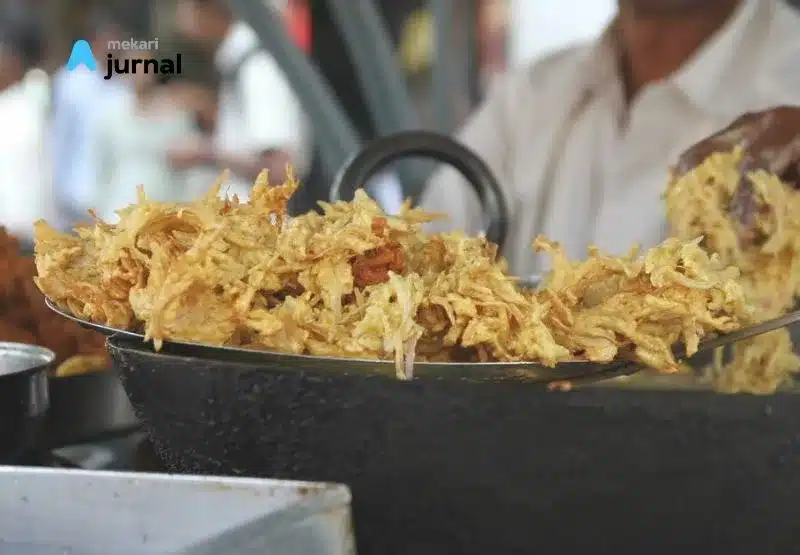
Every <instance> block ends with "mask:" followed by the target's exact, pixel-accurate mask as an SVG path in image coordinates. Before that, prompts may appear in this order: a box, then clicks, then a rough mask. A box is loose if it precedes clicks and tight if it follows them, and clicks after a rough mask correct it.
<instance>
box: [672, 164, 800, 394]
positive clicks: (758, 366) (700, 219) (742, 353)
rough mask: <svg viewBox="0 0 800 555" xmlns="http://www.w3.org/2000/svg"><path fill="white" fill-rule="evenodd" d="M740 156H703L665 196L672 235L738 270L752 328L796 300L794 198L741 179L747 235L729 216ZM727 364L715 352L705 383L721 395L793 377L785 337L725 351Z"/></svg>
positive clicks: (797, 219)
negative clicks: (750, 206) (749, 198)
mask: <svg viewBox="0 0 800 555" xmlns="http://www.w3.org/2000/svg"><path fill="white" fill-rule="evenodd" d="M741 157H742V152H741V150H740V149H735V150H733V151H731V152H720V153H715V154H712V155H711V156H709V157H708V158H707V159H706V160H705V162H703V163H702V164H700V165H699V166H697V167H696V168H695V169H694V170H693V171H691V172H689V173H687V174H684V175H682V176H681V177H679V178H676V177H674V178H672V179H671V181H670V184H669V187H668V189H667V192H666V194H665V200H666V203H667V214H668V219H669V222H670V225H671V227H672V233H673V234H674V235H675V236H676V237H679V238H683V239H686V238H691V237H696V236H698V235H702V236H703V237H704V241H703V246H704V247H705V248H706V249H707V250H708V251H710V252H714V253H718V254H719V256H720V259H721V260H722V261H723V262H724V263H725V264H729V265H732V266H736V267H738V268H739V269H740V270H741V273H742V276H741V278H740V282H741V284H742V288H743V289H744V292H745V295H746V297H747V300H748V302H749V303H750V304H751V305H753V306H754V307H756V312H755V319H756V321H763V320H767V319H770V318H775V317H778V316H780V315H781V314H783V313H785V312H787V311H789V310H791V309H792V307H793V305H794V303H795V297H796V296H797V295H798V294H800V191H797V190H795V189H793V188H792V187H790V186H788V185H787V184H785V183H782V182H781V180H780V179H779V178H778V177H776V176H774V175H771V174H769V173H767V172H764V171H755V172H752V173H750V174H748V175H747V176H746V177H747V178H748V179H749V180H750V182H751V183H752V185H753V189H754V191H755V196H756V203H757V205H758V210H757V211H756V212H755V214H754V216H755V219H754V223H755V226H754V229H746V230H745V229H742V226H743V225H744V224H742V223H741V222H739V221H737V220H736V218H731V217H730V215H729V206H730V204H731V201H732V200H733V198H734V193H735V192H736V189H737V186H738V184H739V179H740V177H739V175H740V171H739V162H740V160H741ZM743 237H747V238H748V239H747V240H743V239H742V238H743ZM732 351H733V357H732V360H731V361H730V363H728V364H724V363H723V358H722V353H721V352H719V353H717V356H716V362H715V364H714V366H713V368H711V369H709V378H710V379H711V380H712V381H713V382H714V384H715V385H716V387H717V388H718V389H720V390H722V391H729V392H738V391H742V392H751V393H772V392H774V391H775V390H776V389H777V388H778V387H779V386H780V385H782V384H784V383H785V382H786V381H787V380H788V379H789V378H790V377H791V374H792V373H793V372H796V371H798V370H800V357H798V356H797V355H795V354H794V352H793V347H792V342H791V339H790V336H789V332H788V330H786V329H781V330H777V331H774V332H772V333H769V334H765V335H762V336H759V337H755V338H753V339H750V340H747V341H742V342H739V343H737V344H736V345H734V346H733V349H732Z"/></svg>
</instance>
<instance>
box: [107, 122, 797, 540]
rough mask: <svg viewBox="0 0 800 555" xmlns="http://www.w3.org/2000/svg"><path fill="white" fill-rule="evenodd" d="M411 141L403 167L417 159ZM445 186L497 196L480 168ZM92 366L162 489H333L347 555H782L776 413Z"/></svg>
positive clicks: (296, 375)
mask: <svg viewBox="0 0 800 555" xmlns="http://www.w3.org/2000/svg"><path fill="white" fill-rule="evenodd" d="M414 136H415V135H409V134H405V135H403V136H402V137H401V144H402V145H403V148H404V149H405V150H406V151H414V152H415V153H417V154H420V153H422V154H428V155H430V154H431V151H430V150H426V149H421V148H419V147H418V146H419V145H417V146H414V141H415V140H417V139H413V137H414ZM426 137H427V138H426ZM430 137H431V135H429V134H424V135H421V138H422V140H424V141H428V143H426V144H427V145H428V146H431V144H432V143H431V141H430ZM419 138H420V137H418V139H419ZM392 141H393V139H391V138H390V139H383V140H381V141H379V142H378V143H377V144H376V145H373V146H372V148H368V150H367V151H366V153H364V154H362V155H361V156H359V157H356V158H355V160H353V162H352V164H351V167H350V168H351V169H349V170H346V171H345V172H344V173H343V174H342V176H340V179H341V180H343V181H345V182H346V181H347V179H348V175H349V176H352V175H354V174H358V177H359V179H358V182H359V183H361V182H363V180H365V179H366V178H367V177H368V176H369V174H370V173H371V172H372V171H374V170H377V169H379V167H380V166H381V165H382V164H383V162H384V161H385V160H386V159H389V158H393V157H395V153H394V151H393V150H392V148H391V147H392V144H394V143H393V142H392ZM435 141H436V144H439V145H441V144H446V143H447V141H446V140H445V139H443V138H436V139H435ZM409 145H410V146H409ZM448 148H449V151H448V152H449V153H450V154H449V155H452V154H453V153H454V152H456V151H459V152H460V151H461V149H458V148H455V147H452V145H450V146H448ZM421 150H423V151H424V152H420V151H421ZM376 152H377V153H378V154H380V155H379V156H376ZM462 154H463V153H462ZM449 155H448V156H449ZM459 156H460V154H459V155H457V156H456V160H460V159H461V158H459ZM365 160H366V162H368V163H365ZM462 162H463V161H462ZM365 166H366V169H365ZM460 167H461V169H464V168H467V169H468V170H470V168H471V170H474V171H477V172H480V173H481V175H482V177H481V180H476V179H473V182H475V183H484V184H487V183H488V184H490V185H488V187H491V188H492V189H493V190H494V191H495V192H496V191H498V190H499V189H498V188H497V187H496V183H495V182H494V180H493V178H492V177H491V175H490V174H489V173H488V170H486V169H485V166H482V165H481V164H477V165H476V164H467V163H466V162H463V163H461V165H460ZM353 168H355V169H353ZM471 170H470V171H471ZM468 177H474V176H468ZM351 186H352V183H344V186H343V188H346V187H351ZM487 191H488V189H487ZM487 191H484V198H488V196H489V195H490V194H491V193H489V192H487ZM501 198H502V197H501V196H497V197H495V201H496V202H494V206H495V207H503V206H504V203H503V201H502V200H499V201H498V200H497V199H501ZM495 215H496V214H495ZM499 221H502V222H504V221H505V220H504V219H503V214H502V213H501V214H500V219H499ZM503 225H505V224H503ZM491 229H493V230H496V229H497V228H496V226H495V228H491ZM108 348H109V352H110V354H111V357H112V359H113V361H114V364H115V366H116V368H117V369H118V370H119V371H120V373H121V375H122V377H123V380H124V385H125V388H126V390H127V392H128V395H129V397H130V399H131V401H132V404H133V406H134V408H135V409H136V411H137V414H138V416H139V417H140V418H141V419H142V420H143V421H144V423H145V427H146V429H147V431H148V432H149V434H150V436H151V438H152V441H153V443H154V444H155V446H156V448H157V449H158V451H159V453H160V455H161V456H162V457H163V459H164V461H165V463H166V464H167V466H168V467H169V469H171V470H173V471H178V472H196V473H214V474H244V475H258V476H270V477H276V478H292V479H304V480H323V481H335V482H343V483H346V484H348V485H349V486H350V487H351V488H352V492H353V509H354V518H355V529H356V537H357V543H358V550H359V553H360V554H361V555H372V554H375V555H427V554H431V555H434V554H435V555H450V554H454V555H455V554H459V555H471V554H475V555H478V554H481V555H485V554H494V553H497V554H506V553H508V554H512V553H513V554H516V553H572V552H583V553H591V554H600V553H637V552H638V553H648V554H660V553H664V554H667V553H669V554H670V555H674V554H675V553H693V552H697V553H700V552H709V553H726V554H729V555H732V554H742V555H744V554H747V555H751V554H752V553H765V554H766V553H793V552H795V551H796V545H797V543H796V542H797V540H798V538H800V532H798V528H797V523H796V519H797V517H796V515H797V513H798V509H800V404H798V401H797V400H796V398H795V397H794V395H792V394H788V393H787V394H779V395H776V396H771V397H754V396H718V395H715V394H712V393H709V392H703V391H696V392H685V393H677V392H630V391H619V390H606V389H603V390H580V391H576V392H572V393H568V394H558V393H547V392H546V390H545V388H544V386H542V385H540V384H535V383H530V382H526V381H524V380H522V379H520V380H516V381H515V380H506V381H504V382H491V383H486V382H484V383H480V382H474V381H467V380H460V379H440V380H434V379H424V378H423V379H417V380H414V381H410V382H401V381H397V380H394V379H392V378H389V377H385V376H377V375H368V374H365V373H360V372H359V371H352V372H348V373H334V372H330V371H326V370H325V369H324V368H322V369H321V368H319V367H315V366H313V365H310V364H309V365H302V364H297V365H295V366H292V367H286V366H281V365H270V366H265V365H259V364H256V363H254V362H253V361H249V362H248V361H242V360H241V359H237V358H236V357H235V356H234V355H235V353H228V354H224V353H222V352H220V353H219V354H218V356H214V357H212V356H200V355H198V353H199V352H200V351H196V350H192V349H191V348H189V347H187V346H185V345H179V344H167V345H166V347H165V350H164V351H163V352H161V353H154V352H153V351H152V350H151V348H150V346H149V345H147V344H144V343H142V342H141V340H139V339H137V338H135V337H126V336H124V335H115V336H112V337H110V338H109V340H108Z"/></svg>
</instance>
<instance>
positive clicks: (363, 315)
mask: <svg viewBox="0 0 800 555" xmlns="http://www.w3.org/2000/svg"><path fill="white" fill-rule="evenodd" d="M297 187H298V184H297V182H296V181H294V179H290V180H289V181H288V182H287V183H285V184H284V185H282V186H279V187H268V186H267V180H266V174H263V175H261V176H260V177H259V179H258V180H257V182H256V184H255V185H254V187H253V190H252V194H251V197H250V201H249V203H241V202H239V201H238V199H237V198H236V197H233V198H224V197H223V198H220V196H219V185H216V186H215V187H214V188H213V189H212V190H211V191H210V192H209V193H208V194H207V195H206V196H205V197H203V198H201V199H199V200H198V201H196V202H193V203H188V204H174V203H161V202H155V201H152V200H149V199H147V198H146V197H145V195H144V193H143V192H142V190H141V189H140V190H139V192H138V201H137V203H136V204H135V205H132V206H129V207H127V208H124V209H122V210H120V211H119V217H120V218H119V223H117V224H114V225H111V224H108V223H105V222H103V221H101V220H99V219H96V221H95V224H94V225H93V226H91V227H83V228H78V229H77V230H76V234H75V235H65V234H61V233H58V232H57V231H55V230H53V229H52V228H51V227H49V226H48V225H47V224H46V223H44V222H37V224H36V265H37V269H38V273H39V275H38V277H37V278H36V283H37V285H38V286H39V288H40V289H41V290H42V292H43V293H44V294H45V295H47V296H48V297H49V298H51V299H52V300H53V301H55V302H56V303H57V304H58V305H59V306H61V307H63V308H65V309H68V310H70V311H71V312H72V313H74V314H75V315H77V316H79V317H82V318H86V319H89V320H92V321H95V322H99V323H102V324H106V325H109V326H113V327H118V328H124V329H131V330H138V331H143V332H144V334H145V336H146V338H147V339H148V340H152V341H153V342H154V344H155V347H156V348H160V346H161V344H162V342H163V341H165V340H183V341H193V342H201V343H208V344H215V345H235V346H242V347H248V348H255V349H267V350H274V351H281V352H289V353H302V354H311V355H318V356H321V355H324V356H336V357H358V358H377V359H389V360H394V362H395V364H396V367H397V372H398V377H400V378H411V377H412V376H413V365H414V361H415V360H417V361H459V362H477V361H531V362H537V363H540V364H544V365H548V366H554V365H556V364H558V363H559V362H564V361H571V360H589V361H602V362H606V361H610V360H612V359H614V358H615V357H617V356H634V357H638V358H639V359H641V360H642V361H645V362H646V363H647V364H649V365H651V366H653V367H656V368H659V369H662V370H665V371H673V370H675V369H676V368H677V362H676V361H675V359H674V357H673V355H672V352H671V350H670V348H671V346H672V344H673V343H675V342H677V341H684V342H686V344H687V347H688V351H689V352H692V351H693V349H694V348H696V345H697V342H698V340H699V338H701V337H703V336H704V335H706V334H708V333H715V332H719V331H727V330H730V329H733V328H736V327H739V326H740V325H742V324H743V323H745V322H747V321H748V319H749V318H750V313H749V311H748V309H747V307H746V305H745V303H744V296H743V293H742V291H741V289H740V288H739V285H738V283H737V276H738V272H737V270H735V269H732V268H724V267H723V266H722V265H721V264H720V262H719V259H718V258H716V257H709V256H708V255H707V254H706V253H705V252H704V251H703V250H702V249H701V248H700V247H699V246H698V242H699V239H697V240H691V241H689V242H686V243H681V242H679V241H677V240H669V241H667V242H665V243H664V244H662V245H661V246H659V247H657V248H656V249H653V250H651V251H649V252H648V253H646V254H645V255H644V256H643V257H637V256H636V254H635V253H632V254H631V256H629V257H627V258H621V259H620V258H612V257H610V256H606V255H603V254H602V253H599V252H597V251H591V252H590V255H589V259H588V260H586V261H584V262H580V263H578V262H573V261H568V260H566V258H565V257H564V254H563V252H562V251H561V250H560V249H559V247H558V246H557V245H555V244H552V243H549V242H547V241H546V240H544V239H539V240H537V243H536V247H537V248H539V249H542V250H546V251H549V252H550V253H551V254H552V255H553V256H554V257H555V259H556V264H555V271H554V272H553V273H552V275H551V276H550V280H549V282H548V286H547V287H546V288H544V289H542V290H539V291H527V290H523V289H522V288H520V287H519V286H518V284H517V279H516V278H515V277H513V276H510V275H509V274H508V272H507V265H506V263H505V262H504V261H503V260H502V259H501V258H498V256H497V247H496V246H495V245H493V244H490V243H488V242H487V241H486V239H484V238H482V237H467V236H464V235H462V234H459V233H445V234H427V233H424V232H422V231H421V227H422V224H423V223H425V222H428V221H430V220H432V219H434V218H435V216H432V215H428V214H425V213H424V212H422V211H420V210H419V209H415V208H411V206H410V203H409V202H406V204H405V205H404V207H403V209H402V210H401V212H400V214H399V215H398V216H389V215H386V214H385V213H383V212H382V210H381V209H380V208H379V206H378V205H377V204H376V203H375V202H374V201H372V200H371V199H369V198H368V197H367V195H366V194H365V193H364V192H363V191H358V192H357V194H356V196H355V199H354V200H353V201H352V202H338V203H335V204H327V203H321V208H322V213H321V214H320V213H316V212H311V213H307V214H303V215H301V216H297V217H294V218H289V217H287V215H286V214H287V213H286V205H287V202H288V200H289V199H290V198H291V196H292V194H293V193H294V192H295V190H296V189H297Z"/></svg>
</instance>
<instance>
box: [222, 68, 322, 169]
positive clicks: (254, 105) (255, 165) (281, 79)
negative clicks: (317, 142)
mask: <svg viewBox="0 0 800 555" xmlns="http://www.w3.org/2000/svg"><path fill="white" fill-rule="evenodd" d="M241 71H242V74H241V83H240V85H241V89H240V90H241V91H242V105H243V110H244V113H245V121H246V124H247V128H246V130H245V137H246V140H247V147H248V151H249V152H247V153H244V155H242V156H234V157H229V159H228V160H223V162H227V163H222V164H220V165H221V166H225V167H230V168H231V171H234V172H235V173H238V174H240V175H242V177H250V178H255V176H256V175H258V173H259V172H260V171H261V170H262V169H263V168H267V169H268V170H269V171H270V177H271V179H270V181H272V182H282V181H283V180H284V178H285V171H286V166H287V164H291V165H292V166H293V168H294V171H295V173H296V174H297V175H298V176H303V175H305V174H306V173H307V172H308V170H309V167H310V165H311V156H312V137H311V133H310V128H309V125H308V122H307V120H306V117H305V113H304V111H303V107H302V105H301V104H300V101H299V99H298V98H297V96H296V95H295V94H294V91H293V90H292V88H291V86H290V84H289V81H288V80H287V79H286V76H285V75H284V74H283V72H282V71H281V69H280V68H279V67H278V64H277V63H276V62H275V60H274V59H273V58H272V57H270V56H268V55H266V54H263V55H258V56H255V57H254V58H253V59H252V60H251V61H250V62H248V63H247V64H245V66H244V67H242V70H241ZM237 169H238V170H240V171H237ZM247 170H249V171H247ZM248 174H249V175H248Z"/></svg>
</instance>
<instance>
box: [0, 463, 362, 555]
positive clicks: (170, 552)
mask: <svg viewBox="0 0 800 555" xmlns="http://www.w3.org/2000/svg"><path fill="white" fill-rule="evenodd" d="M0 489H2V491H3V492H4V495H3V499H2V501H0V553H3V554H4V555H55V554H60V555H70V554H75V555H78V554H80V555H122V554H124V555H147V554H153V555H155V554H158V555H205V554H209V555H210V554H212V553H225V554H227V555H244V554H250V553H253V554H255V553H281V554H282V555H349V554H352V553H354V547H353V545H354V540H353V535H352V526H351V519H350V505H349V504H350V493H349V491H348V489H347V487H345V486H341V485H335V484H322V483H314V482H289V481H280V480H265V479H254V478H219V477H207V476H177V475H166V474H154V473H130V472H106V471H88V470H64V469H58V468H31V467H14V466H6V467H2V468H0Z"/></svg>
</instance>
